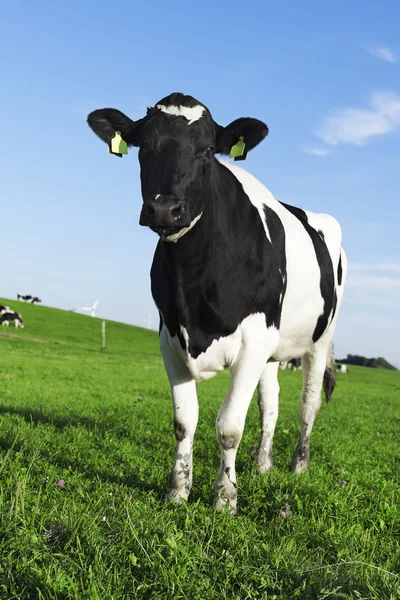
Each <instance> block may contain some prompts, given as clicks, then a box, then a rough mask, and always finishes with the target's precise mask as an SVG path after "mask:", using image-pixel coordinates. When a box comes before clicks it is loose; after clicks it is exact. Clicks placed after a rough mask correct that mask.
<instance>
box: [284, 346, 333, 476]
mask: <svg viewBox="0 0 400 600" xmlns="http://www.w3.org/2000/svg"><path fill="white" fill-rule="evenodd" d="M332 361H333V348H332V344H331V338H330V337H329V338H328V336H327V338H326V339H324V338H323V339H321V340H319V341H318V342H317V343H316V344H315V345H314V346H313V348H312V349H311V350H310V352H307V353H306V354H304V355H303V356H302V366H303V390H302V394H301V411H300V421H301V429H300V441H299V443H298V445H297V448H296V451H295V453H294V456H293V461H292V471H294V473H304V472H305V471H307V469H308V464H309V461H310V437H311V432H312V428H313V425H314V421H315V417H316V416H317V413H318V411H319V409H320V406H321V387H322V384H324V390H325V395H326V398H327V400H329V398H330V396H331V395H332V392H333V388H334V387H335V371H334V367H333V366H332ZM333 365H334V361H333Z"/></svg>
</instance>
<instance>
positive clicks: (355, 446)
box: [0, 299, 400, 600]
mask: <svg viewBox="0 0 400 600" xmlns="http://www.w3.org/2000/svg"><path fill="white" fill-rule="evenodd" d="M4 303H7V304H9V305H11V306H13V307H18V309H19V311H20V312H21V313H22V315H23V318H24V321H25V329H24V330H18V331H16V330H14V328H11V327H10V328H9V329H8V330H6V328H2V329H1V330H0V352H1V360H0V371H1V373H0V449H1V453H0V598H1V600H8V599H11V598H16V599H19V600H22V599H25V598H26V599H28V598H29V599H33V598H38V599H64V598H65V599H67V598H68V599H70V598H71V599H72V598H74V599H100V598H101V599H113V600H117V599H118V600H122V599H131V598H132V599H134V598H168V599H172V598H173V599H175V598H176V599H180V598H185V599H190V600H191V599H203V600H208V599H210V600H211V599H224V598H226V599H228V598H229V599H230V600H235V599H238V600H239V599H240V600H246V599H253V598H254V599H256V598H257V599H271V600H272V599H278V598H279V599H280V598H287V599H292V598H307V599H318V600H320V599H321V600H322V599H326V598H332V599H334V598H335V599H336V598H337V599H339V598H354V599H360V598H362V599H365V600H373V599H376V600H383V599H395V598H399V597H400V578H399V572H400V518H399V491H400V477H399V475H400V469H399V467H400V460H399V459H400V441H399V436H400V373H399V372H387V371H380V370H372V369H365V368H356V367H350V369H349V371H350V372H349V374H348V375H346V374H341V373H340V374H338V387H337V389H336V391H335V394H334V396H333V399H332V401H331V403H330V404H328V405H324V406H323V407H322V409H321V411H320V414H319V416H318V419H317V422H316V425H315V428H314V432H313V437H312V445H311V466H310V471H309V472H308V473H307V474H305V475H300V476H298V475H293V474H291V473H290V472H289V466H290V462H291V457H292V453H293V452H294V449H295V446H296V444H297V437H298V430H299V422H298V412H299V393H300V387H301V373H297V372H296V373H292V372H289V371H284V372H281V375H280V379H281V403H280V417H279V420H278V426H277V431H276V436H275V471H274V472H273V473H271V474H268V475H264V476H259V475H258V474H257V471H256V468H255V464H254V462H253V460H252V458H253V452H252V448H251V447H252V445H253V444H255V443H257V442H258V435H259V425H258V414H257V410H258V409H257V406H256V403H255V402H253V403H252V405H251V407H250V410H249V414H248V418H247V421H246V428H245V434H244V437H243V440H242V443H241V446H240V450H239V453H238V475H239V480H238V485H239V514H238V516H237V517H236V518H234V519H233V518H231V517H230V515H229V514H228V513H226V512H225V513H222V514H216V513H215V512H214V510H213V505H212V498H213V484H214V480H215V478H216V475H217V470H218V464H219V452H218V444H217V441H216V437H215V427H214V422H215V417H216V414H217V410H218V407H219V404H220V402H221V400H222V398H223V395H224V392H225V390H226V389H227V385H228V375H227V374H226V373H222V374H220V375H219V376H218V377H216V378H215V379H213V380H211V381H209V382H206V383H203V384H202V385H200V386H199V396H200V420H199V426H198V431H197V436H196V441H195V448H194V489H193V494H192V497H191V500H190V502H189V503H188V504H185V505H184V506H183V507H181V508H179V507H175V506H173V505H170V504H169V503H165V502H164V500H163V494H164V492H165V491H166V487H167V479H168V471H169V469H170V467H171V466H172V461H173V456H174V445H175V443H174V435H173V426H172V420H173V419H172V406H171V401H170V395H169V386H168V381H167V378H166V375H165V373H164V368H163V364H162V360H161V357H160V354H159V350H158V338H157V335H156V333H154V332H150V331H146V330H144V329H139V328H134V327H130V326H127V325H122V324H119V323H113V322H108V323H107V348H106V350H101V349H100V346H101V331H100V324H101V322H100V320H99V319H92V318H90V317H86V316H81V315H75V314H72V313H68V312H64V311H59V310H55V309H49V308H45V307H42V306H29V305H25V304H20V303H17V302H11V301H3V300H1V299H0V304H4ZM139 396H140V397H141V398H142V401H138V397H139ZM61 480H62V481H63V482H64V484H63V485H62V483H60V482H61ZM57 484H58V485H57ZM285 504H288V505H289V506H290V511H291V513H292V514H291V516H288V517H287V518H285V517H283V516H281V515H280V512H281V511H282V509H283V508H284V506H285Z"/></svg>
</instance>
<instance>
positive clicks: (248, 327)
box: [160, 313, 277, 381]
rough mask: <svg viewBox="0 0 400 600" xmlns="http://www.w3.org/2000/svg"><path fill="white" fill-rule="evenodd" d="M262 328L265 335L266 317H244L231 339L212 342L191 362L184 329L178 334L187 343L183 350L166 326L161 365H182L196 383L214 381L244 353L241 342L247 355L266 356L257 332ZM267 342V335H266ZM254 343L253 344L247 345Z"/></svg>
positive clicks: (229, 336)
mask: <svg viewBox="0 0 400 600" xmlns="http://www.w3.org/2000/svg"><path fill="white" fill-rule="evenodd" d="M263 328H265V331H266V333H268V328H267V326H266V322H265V315H264V314H261V313H257V314H253V315H250V316H248V317H246V318H245V319H244V320H243V321H242V322H241V323H240V324H239V325H238V327H237V329H236V330H235V331H234V333H232V334H231V335H228V336H225V337H220V338H219V339H215V340H214V341H213V342H212V343H211V344H210V346H209V347H208V348H207V350H205V352H202V353H201V354H199V356H198V357H197V358H193V357H192V356H191V355H190V354H189V352H188V351H187V348H188V345H189V334H188V332H187V331H186V329H185V328H184V327H182V329H181V331H182V334H183V337H184V339H185V342H186V349H182V347H181V344H180V342H179V339H178V337H177V336H176V335H174V336H173V337H171V335H170V334H169V331H168V329H167V327H166V326H165V325H163V327H162V329H161V332H160V346H161V351H162V354H163V357H164V361H165V362H168V361H170V360H172V361H173V362H175V364H176V363H177V362H181V363H182V362H183V363H184V364H185V366H186V368H187V369H188V370H189V372H190V374H191V376H192V377H193V379H195V381H204V380H205V379H210V378H211V377H214V375H216V374H217V373H218V372H220V371H223V370H224V369H229V368H231V367H233V366H234V365H235V363H236V362H237V361H238V360H240V354H241V352H243V347H244V340H246V342H247V343H245V346H246V352H247V353H248V352H250V353H251V352H254V353H255V354H259V353H260V352H266V348H264V347H260V337H261V336H260V331H261V329H263ZM271 329H273V338H271V339H273V342H272V343H273V344H274V349H275V348H276V340H277V335H276V333H277V332H276V329H275V328H274V327H273V328H271ZM267 338H268V335H267ZM249 340H250V341H251V340H254V343H253V344H251V343H250V344H249V343H248V341H249Z"/></svg>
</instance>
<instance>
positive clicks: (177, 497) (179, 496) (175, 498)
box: [165, 489, 189, 506]
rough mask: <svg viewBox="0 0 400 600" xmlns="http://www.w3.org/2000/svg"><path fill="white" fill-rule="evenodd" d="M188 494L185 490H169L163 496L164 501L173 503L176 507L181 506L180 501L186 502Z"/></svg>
mask: <svg viewBox="0 0 400 600" xmlns="http://www.w3.org/2000/svg"><path fill="white" fill-rule="evenodd" d="M188 498H189V494H188V493H187V491H186V490H176V489H171V490H168V492H167V493H166V494H165V499H166V500H168V501H169V502H174V504H176V505H177V506H182V500H184V501H185V502H187V501H188Z"/></svg>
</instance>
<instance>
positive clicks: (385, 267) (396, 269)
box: [349, 262, 400, 273]
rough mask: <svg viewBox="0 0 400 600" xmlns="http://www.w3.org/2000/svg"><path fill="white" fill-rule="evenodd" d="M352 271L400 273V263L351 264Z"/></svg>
mask: <svg viewBox="0 0 400 600" xmlns="http://www.w3.org/2000/svg"><path fill="white" fill-rule="evenodd" d="M349 270H350V271H388V272H390V273H400V263H395V262H385V263H377V264H368V263H353V262H352V263H350V264H349Z"/></svg>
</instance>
